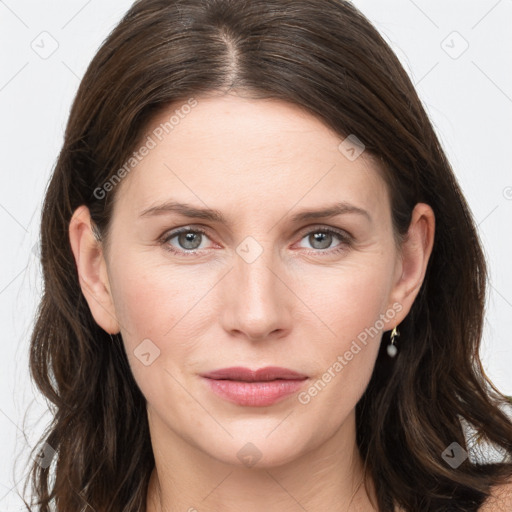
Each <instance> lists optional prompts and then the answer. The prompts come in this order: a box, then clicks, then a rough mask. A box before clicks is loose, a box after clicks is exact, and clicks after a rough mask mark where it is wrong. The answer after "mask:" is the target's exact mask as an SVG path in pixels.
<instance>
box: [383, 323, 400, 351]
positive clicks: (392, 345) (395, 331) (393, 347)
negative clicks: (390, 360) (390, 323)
mask: <svg viewBox="0 0 512 512" xmlns="http://www.w3.org/2000/svg"><path fill="white" fill-rule="evenodd" d="M398 336H400V333H399V332H398V329H397V327H396V326H395V327H393V330H392V331H391V340H390V341H391V343H390V344H389V345H388V346H387V347H386V349H387V352H388V356H389V357H395V356H396V355H397V354H398V348H396V345H395V338H396V337H398Z"/></svg>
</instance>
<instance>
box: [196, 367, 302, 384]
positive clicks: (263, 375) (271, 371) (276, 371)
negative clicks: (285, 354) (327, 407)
mask: <svg viewBox="0 0 512 512" xmlns="http://www.w3.org/2000/svg"><path fill="white" fill-rule="evenodd" d="M201 376H202V377H205V378H206V379H215V380H234V381H238V382H269V381H274V380H305V379H307V378H308V377H307V375H303V374H301V373H298V372H296V371H294V370H290V369H288V368H281V367H278V366H267V367H265V368H259V369H258V370H250V369H249V368H244V367H241V366H235V367H231V368H222V369H219V370H214V371H212V372H208V373H204V374H201Z"/></svg>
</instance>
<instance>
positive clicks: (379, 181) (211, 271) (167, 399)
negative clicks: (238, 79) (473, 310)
mask: <svg viewBox="0 0 512 512" xmlns="http://www.w3.org/2000/svg"><path fill="white" fill-rule="evenodd" d="M193 105H195V106H193V107H192V108H181V109H180V107H181V105H173V107H172V108H169V109H168V110H166V111H165V112H164V113H161V114H160V115H159V116H158V117H157V118H155V119H154V120H153V124H152V126H151V127H150V128H149V130H148V132H147V133H146V135H145V137H144V138H143V141H142V143H143V144H145V145H146V148H147V150H142V151H140V152H139V155H142V154H145V156H141V160H140V162H139V163H138V165H137V166H136V167H135V168H134V169H133V170H132V171H131V172H130V173H129V174H128V175H127V176H125V177H124V179H123V181H122V182H121V183H120V184H118V185H116V186H117V187H118V189H117V190H116V191H115V193H116V202H115V206H114V211H113V220H112V225H111V230H110V234H109V236H110V240H109V243H110V245H109V249H108V254H107V255H106V256H105V258H106V259H105V263H106V266H105V267H104V268H105V271H106V272H105V273H103V274H102V273H101V272H99V274H100V278H101V275H103V276H104V283H105V292H104V293H105V296H107V294H108V297H110V298H111V303H109V302H108V299H106V298H105V296H104V297H103V298H101V297H99V295H96V298H93V295H94V294H95V293H97V294H99V293H100V292H96V291H95V290H96V288H94V286H91V287H89V288H88V289H87V290H84V293H86V296H87V299H88V301H89V304H90V306H91V310H92V312H93V314H94V316H95V318H96V320H97V321H98V323H99V324H100V325H102V326H103V327H104V328H105V329H106V330H109V328H111V327H112V325H113V324H115V325H116V326H117V329H120V332H121V335H122V338H123V340H124V343H125V347H126V351H127V354H128V359H129V362H130V366H131V369H132V371H133V375H134V377H135V380H136V381H137V384H138V385H139V387H140V389H141V391H142V393H143V394H144V396H145V397H146V399H147V406H148V413H149V417H150V425H151V426H152V428H153V434H154V432H159V435H166V434H165V433H167V434H168V435H169V436H172V437H175V438H179V439H181V440H182V441H185V442H186V443H187V444H189V445H192V446H193V447H195V448H197V449H199V450H201V451H202V452H205V453H207V454H209V455H211V456H213V457H215V458H216V459H218V460H222V461H225V462H228V463H233V464H241V463H242V458H241V455H244V454H245V455H247V452H251V451H252V452H253V453H249V455H253V456H255V457H257V458H259V459H260V460H259V465H260V466H261V465H265V464H269V465H271V464H279V463H284V462H286V461H289V460H292V459H293V458H295V457H297V456H299V455H300V454H303V453H306V452H308V451H310V450H311V449H313V448H315V447H316V446H319V445H320V444H321V443H322V442H324V441H326V440H327V439H329V438H330V437H332V436H333V435H334V434H335V433H336V432H338V431H339V430H340V429H341V428H342V427H343V426H344V425H346V424H347V420H348V419H349V418H350V419H353V414H354V408H355V406H356V403H357V401H358V400H359V398H360V397H361V395H362V394H363V392H364V390H365V388H366V386H367V384H368V382H369V380H370V377H371V374H372V370H373V367H374V363H375V360H376V356H377V352H378V348H379V343H380V339H381V334H382V331H384V330H388V329H392V328H393V327H394V326H395V325H397V324H398V323H399V322H400V321H401V320H402V319H403V318H404V317H405V315H406V314H407V312H408V311H409V309H410V306H411V304H412V301H413V300H414V297H415V296H416V293H417V291H418V288H419V286H420V284H421V281H422V279H423V275H424V269H425V265H426V259H428V254H429V251H430V248H429V243H430V242H429V236H428V233H427V231H426V230H427V227H426V226H428V222H422V221H421V219H420V217H421V215H420V213H421V212H420V213H418V214H417V215H415V217H414V219H416V220H417V219H420V220H419V221H418V222H416V221H415V222H416V231H412V232H411V238H410V239H411V240H412V242H411V244H412V245H411V246H410V248H408V246H404V248H403V251H402V252H399V251H398V250H397V247H396V245H395V239H394V237H393V231H392V222H391V210H390V200H389V196H388V192H387V188H386V186H385V182H384V180H383V178H382V177H381V175H380V172H379V169H378V168H377V167H376V165H375V164H374V162H372V160H371V159H370V157H369V155H368V154H367V153H366V152H364V151H363V152H362V153H361V150H362V149H363V148H362V147H360V146H359V145H358V144H357V141H356V142H354V139H352V138H351V137H350V138H349V139H348V140H346V141H344V138H343V137H339V136H338V135H337V134H335V133H333V132H332V131H331V130H329V129H328V128H326V126H325V125H323V124H322V123H321V122H320V121H319V120H317V119H316V118H314V117H311V116H310V115H308V114H305V113H304V112H303V111H301V110H300V109H299V108H298V107H296V106H294V105H291V104H288V103H284V102H280V101H275V100H247V99H243V98H240V97H237V96H224V97H218V98H197V103H193ZM176 110H178V112H179V114H180V115H178V116H177V117H175V118H174V121H173V122H171V124H167V125H165V123H166V122H168V121H169V119H170V118H171V116H172V115H173V114H174V113H175V111H176ZM185 112H186V113H185ZM175 115H176V114H175ZM177 120H178V121H177ZM163 126H165V129H164V128H163ZM171 128H172V129H171ZM360 135H364V134H360ZM148 136H149V139H148V138H147V137H148ZM343 141H344V142H343ZM342 142H343V144H341V146H340V143H342ZM138 149H140V148H136V150H138ZM360 153H361V154H360ZM177 203H182V204H184V205H187V206H186V207H185V206H183V207H178V206H176V204H177ZM173 205H174V206H173ZM420 206H421V205H420ZM427 208H428V207H427ZM326 210H329V212H330V213H329V212H327V211H326ZM321 211H324V213H320V212H321ZM187 212H188V213H189V214H190V215H187ZM214 214H215V215H214ZM423 217H424V216H423ZM414 219H413V220H414ZM423 220H424V218H423ZM178 229H183V233H182V234H181V235H180V234H178V233H176V231H177V230H178ZM425 233H427V235H425ZM425 240H426V242H425ZM107 275H108V280H107V279H106V276H107ZM90 281H91V282H92V281H93V280H90ZM83 289H84V288H83ZM100 302H101V303H102V307H99V306H98V304H99V303H100ZM113 318H115V322H113V320H112V319H113ZM110 332H113V331H110ZM269 366H272V367H281V368H285V369H289V370H293V371H294V372H297V373H299V374H301V375H302V376H304V377H306V378H304V379H303V380H294V381H288V382H285V381H282V380H281V381H276V380H274V382H272V383H268V384H267V385H262V384H255V383H253V384H249V383H245V384H244V383H240V384H236V383H234V382H231V384H228V383H227V382H226V381H225V380H224V381H219V380H213V379H208V378H205V377H203V376H202V375H204V374H206V373H208V372H212V371H214V370H219V369H224V368H229V367H245V368H248V369H250V370H257V369H260V368H264V367H269ZM258 377H259V378H262V377H261V375H260V376H258ZM234 378H235V379H236V377H234ZM278 382H280V383H278ZM265 386H266V388H265ZM227 387H228V388H229V389H230V390H231V394H230V395H222V394H221V392H220V393H219V392H216V391H214V389H226V388H227ZM263 388H265V389H266V391H262V389H263ZM282 388H286V389H287V390H288V391H289V394H280V393H279V389H282ZM265 393H266V394H265ZM251 397H252V398H251ZM248 443H251V444H250V445H249V444H248ZM241 449H242V451H240V450H241ZM244 450H245V451H244ZM244 460H245V459H244Z"/></svg>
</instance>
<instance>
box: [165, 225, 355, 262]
mask: <svg viewBox="0 0 512 512" xmlns="http://www.w3.org/2000/svg"><path fill="white" fill-rule="evenodd" d="M184 232H185V233H187V232H197V233H201V234H203V235H205V236H207V237H208V238H210V235H209V229H208V228H206V227H203V226H200V225H193V224H188V225H185V226H181V227H177V228H173V229H170V230H166V231H165V232H164V233H163V234H162V235H161V236H160V237H159V238H158V241H159V242H160V243H161V244H162V245H165V246H166V250H168V251H169V252H172V253H175V254H178V255H190V256H196V255H201V253H202V252H203V251H206V250H207V249H193V250H190V251H184V250H181V249H176V248H174V247H173V246H169V243H168V242H169V241H170V240H171V239H173V238H175V237H176V236H178V235H180V234H181V233H184ZM313 232H316V233H324V232H327V233H333V234H335V235H337V236H338V237H339V239H340V242H341V243H340V244H339V245H340V246H341V245H343V244H347V245H349V244H351V243H352V242H353V241H354V237H353V236H352V235H351V234H350V233H349V232H348V231H346V230H344V229H341V228H336V227H334V226H328V225H325V224H313V225H309V226H305V227H304V228H301V230H300V231H299V232H298V234H297V235H295V236H298V237H299V242H300V241H301V240H302V238H304V237H305V236H306V235H309V234H311V233H313ZM340 250H341V249H340V248H339V247H338V246H336V247H334V248H331V249H326V250H321V249H309V250H308V249H306V251H308V252H309V253H315V254H322V253H325V254H326V255H328V254H333V253H335V252H337V251H340Z"/></svg>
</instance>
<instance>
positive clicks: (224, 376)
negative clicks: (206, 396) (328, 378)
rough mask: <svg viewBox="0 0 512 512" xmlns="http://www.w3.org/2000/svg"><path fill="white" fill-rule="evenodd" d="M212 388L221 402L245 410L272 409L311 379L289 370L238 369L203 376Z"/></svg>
mask: <svg viewBox="0 0 512 512" xmlns="http://www.w3.org/2000/svg"><path fill="white" fill-rule="evenodd" d="M201 377H203V378H204V379H205V381H206V383H207V384H208V387H209V389H210V390H211V391H213V392H214V393H215V394H217V395H218V396H220V397H221V398H223V399H225V400H227V401H229V402H231V403H235V404H237V405H241V406H251V407H256V406H260V407H262V406H269V405H272V404H274V403H276V402H279V401H281V400H283V399H284V398H286V397H287V396H289V395H291V394H293V393H295V392H297V391H299V390H300V388H301V387H302V386H303V385H304V381H306V380H307V379H308V377H307V375H303V374H301V373H298V372H295V371H293V370H289V369H287V368H279V367H266V368H260V369H259V370H256V371H253V370H250V369H248V368H242V367H234V368H224V369H221V370H215V371H213V372H209V373H205V374H202V375H201Z"/></svg>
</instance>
